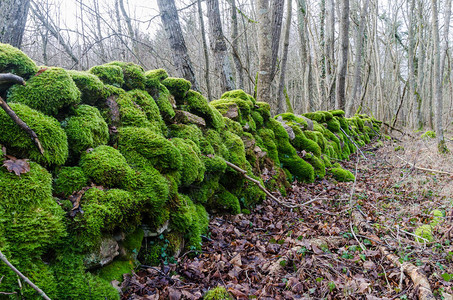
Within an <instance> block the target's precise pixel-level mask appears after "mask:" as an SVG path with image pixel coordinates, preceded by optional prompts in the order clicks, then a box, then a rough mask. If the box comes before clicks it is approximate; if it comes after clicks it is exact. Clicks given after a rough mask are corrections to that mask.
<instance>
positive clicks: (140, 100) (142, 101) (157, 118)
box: [128, 90, 167, 134]
mask: <svg viewBox="0 0 453 300" xmlns="http://www.w3.org/2000/svg"><path fill="white" fill-rule="evenodd" d="M128 94H129V95H130V96H131V98H132V101H133V103H135V104H136V105H139V106H140V109H141V110H142V111H143V112H144V113H145V115H146V118H147V119H148V121H149V122H151V125H152V127H153V128H155V129H156V130H159V131H160V132H162V133H163V134H165V133H166V131H167V130H166V129H167V128H166V126H165V123H164V121H163V119H162V116H161V114H160V111H159V107H158V106H157V104H156V102H155V101H154V99H153V98H152V97H151V95H150V94H148V93H147V92H145V91H142V90H132V91H129V92H128Z"/></svg>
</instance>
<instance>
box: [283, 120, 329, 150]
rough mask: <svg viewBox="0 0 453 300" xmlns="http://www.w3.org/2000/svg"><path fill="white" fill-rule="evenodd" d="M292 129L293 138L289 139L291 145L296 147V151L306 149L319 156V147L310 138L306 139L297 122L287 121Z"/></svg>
mask: <svg viewBox="0 0 453 300" xmlns="http://www.w3.org/2000/svg"><path fill="white" fill-rule="evenodd" d="M287 125H289V126H290V127H291V128H292V129H293V132H294V134H295V138H294V139H293V140H290V142H291V145H293V146H294V148H296V150H298V151H302V150H304V151H306V152H310V153H313V154H314V155H315V156H317V157H320V156H321V147H319V145H318V144H317V143H316V142H314V141H313V140H311V139H308V138H307V137H306V136H305V134H304V132H303V131H302V130H301V129H300V127H299V126H298V125H297V124H294V123H291V122H289V123H287Z"/></svg>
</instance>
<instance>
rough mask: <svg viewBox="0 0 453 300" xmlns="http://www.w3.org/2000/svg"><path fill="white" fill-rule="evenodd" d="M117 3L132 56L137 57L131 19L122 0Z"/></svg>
mask: <svg viewBox="0 0 453 300" xmlns="http://www.w3.org/2000/svg"><path fill="white" fill-rule="evenodd" d="M172 1H173V0H172ZM169 2H170V1H169ZM119 5H120V9H121V13H122V14H123V17H124V20H125V21H126V25H127V31H128V33H129V38H130V39H131V42H132V51H133V52H134V56H135V57H137V58H138V57H139V54H138V44H137V38H136V36H135V32H134V28H133V27H132V20H131V18H130V17H129V15H128V14H127V12H126V9H125V7H124V0H119ZM178 24H179V20H178Z"/></svg>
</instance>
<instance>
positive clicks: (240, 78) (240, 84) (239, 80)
mask: <svg viewBox="0 0 453 300" xmlns="http://www.w3.org/2000/svg"><path fill="white" fill-rule="evenodd" d="M236 10H237V7H236V0H231V22H232V26H233V28H232V32H231V39H232V46H233V59H234V65H235V67H236V86H237V88H239V89H244V72H243V70H242V64H241V60H240V58H239V36H238V34H239V33H238V15H237V11H236Z"/></svg>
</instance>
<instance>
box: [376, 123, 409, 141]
mask: <svg viewBox="0 0 453 300" xmlns="http://www.w3.org/2000/svg"><path fill="white" fill-rule="evenodd" d="M382 124H384V125H385V126H387V127H388V128H390V129H391V130H395V131H398V132H399V133H401V134H402V135H407V136H410V137H412V138H415V137H414V136H413V135H412V134H410V133H407V132H404V131H402V130H401V129H398V128H396V127H393V126H392V125H390V124H388V123H385V122H382Z"/></svg>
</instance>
